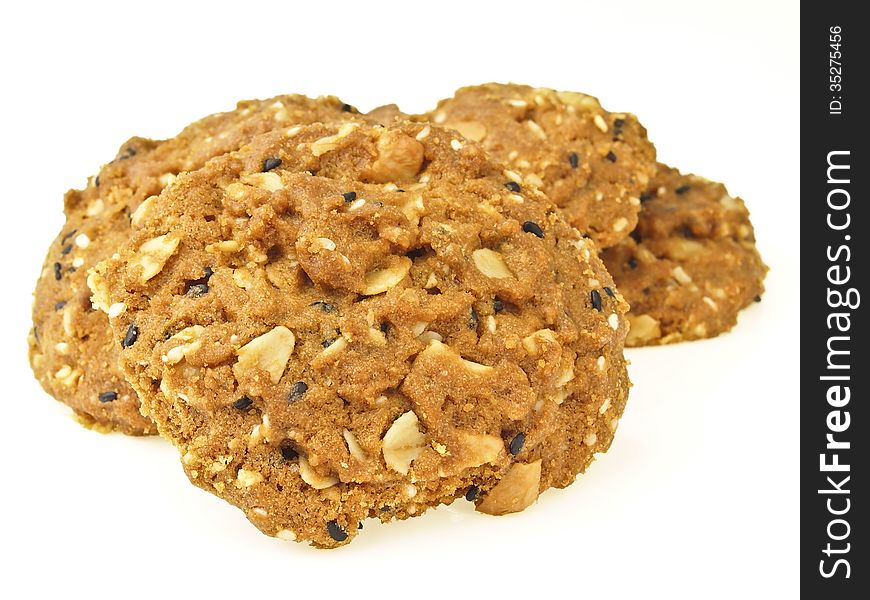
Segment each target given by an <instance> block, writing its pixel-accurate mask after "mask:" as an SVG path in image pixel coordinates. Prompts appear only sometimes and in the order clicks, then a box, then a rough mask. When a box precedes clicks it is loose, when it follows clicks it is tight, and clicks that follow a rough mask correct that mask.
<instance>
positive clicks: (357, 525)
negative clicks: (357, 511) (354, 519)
mask: <svg viewBox="0 0 870 600" xmlns="http://www.w3.org/2000/svg"><path fill="white" fill-rule="evenodd" d="M356 528H357V529H362V528H363V524H362V521H360V522H359V523H357V524H356Z"/></svg>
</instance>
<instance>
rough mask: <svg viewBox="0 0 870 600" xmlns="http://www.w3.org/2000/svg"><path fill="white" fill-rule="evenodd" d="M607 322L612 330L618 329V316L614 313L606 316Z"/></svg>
mask: <svg viewBox="0 0 870 600" xmlns="http://www.w3.org/2000/svg"><path fill="white" fill-rule="evenodd" d="M607 324H608V325H610V328H611V329H613V331H616V330H617V329H619V316H618V315H617V314H616V313H611V315H610V316H609V317H607Z"/></svg>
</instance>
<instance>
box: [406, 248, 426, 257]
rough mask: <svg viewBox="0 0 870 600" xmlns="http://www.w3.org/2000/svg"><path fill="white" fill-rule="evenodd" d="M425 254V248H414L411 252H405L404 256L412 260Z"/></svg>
mask: <svg viewBox="0 0 870 600" xmlns="http://www.w3.org/2000/svg"><path fill="white" fill-rule="evenodd" d="M425 253H426V249H425V248H414V249H413V250H409V251H408V252H405V256H407V257H408V258H410V259H411V260H414V259H415V258H420V257H421V256H423V254H425Z"/></svg>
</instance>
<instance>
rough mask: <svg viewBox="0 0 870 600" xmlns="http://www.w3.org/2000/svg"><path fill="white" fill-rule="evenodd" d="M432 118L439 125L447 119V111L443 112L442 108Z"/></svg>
mask: <svg viewBox="0 0 870 600" xmlns="http://www.w3.org/2000/svg"><path fill="white" fill-rule="evenodd" d="M432 120H433V121H434V122H435V123H438V124H439V125H440V124H441V123H443V122H444V121H446V120H447V113H445V112H444V111H443V110H439V111H438V112H437V113H435V116H434V117H433V118H432Z"/></svg>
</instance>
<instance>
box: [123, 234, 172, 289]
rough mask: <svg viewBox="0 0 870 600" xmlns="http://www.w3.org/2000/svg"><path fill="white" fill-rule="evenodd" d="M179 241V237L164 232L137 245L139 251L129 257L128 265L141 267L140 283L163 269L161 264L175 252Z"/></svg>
mask: <svg viewBox="0 0 870 600" xmlns="http://www.w3.org/2000/svg"><path fill="white" fill-rule="evenodd" d="M180 241H181V239H180V238H177V237H175V236H173V235H170V234H168V233H166V234H164V235H158V236H157V237H156V238H152V239H150V240H148V241H147V242H145V243H144V244H142V245H141V246H139V253H138V254H137V255H136V256H134V257H133V258H132V259H130V262H129V266H131V267H136V266H141V267H142V273H141V274H140V275H139V282H140V283H145V282H146V281H148V280H149V279H151V278H153V277H154V276H155V275H157V274H158V273H159V272H160V271H162V270H163V265H165V264H166V261H167V260H169V257H170V256H172V255H173V254H175V250H176V249H177V248H178V244H179V242H180Z"/></svg>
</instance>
